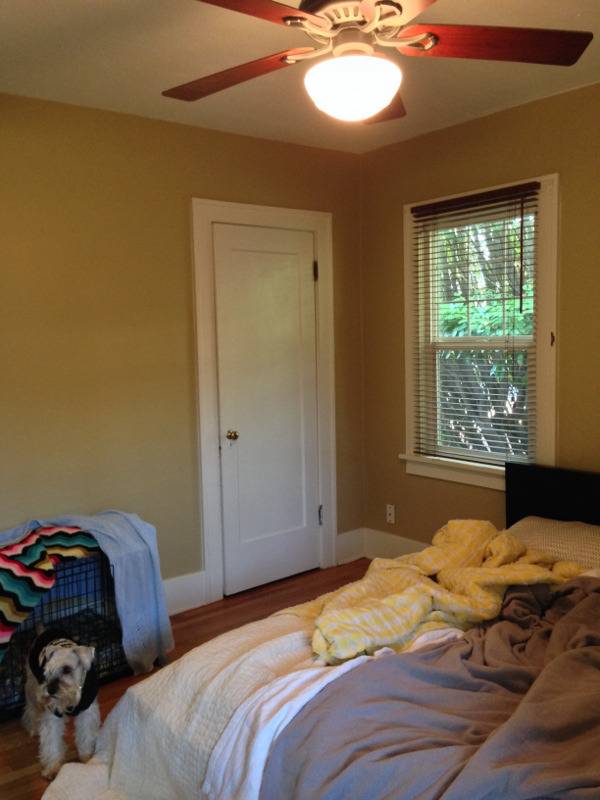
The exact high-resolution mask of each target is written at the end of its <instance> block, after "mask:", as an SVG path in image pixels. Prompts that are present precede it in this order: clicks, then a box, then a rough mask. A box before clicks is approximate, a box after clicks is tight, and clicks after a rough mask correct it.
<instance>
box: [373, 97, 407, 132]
mask: <svg viewBox="0 0 600 800" xmlns="http://www.w3.org/2000/svg"><path fill="white" fill-rule="evenodd" d="M405 116H406V109H405V108H404V103H403V102H402V98H401V97H400V93H399V92H398V94H396V96H395V97H394V99H393V100H392V102H391V103H390V104H389V106H386V107H385V108H384V109H383V111H380V112H379V114H375V116H374V117H369V119H366V120H365V123H364V124H365V125H372V124H373V123H374V122H389V121H390V120H392V119H400V117H405Z"/></svg>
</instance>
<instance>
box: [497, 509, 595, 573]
mask: <svg viewBox="0 0 600 800" xmlns="http://www.w3.org/2000/svg"><path fill="white" fill-rule="evenodd" d="M508 530H509V531H510V532H511V533H514V535H515V536H517V537H518V538H519V539H520V540H521V541H522V542H523V544H526V545H527V547H530V548H532V549H534V550H542V551H543V552H544V553H548V555H551V556H553V557H554V558H556V559H557V560H559V561H576V562H577V563H578V564H581V565H582V566H583V567H586V568H587V569H596V568H599V567H600V525H588V524H587V523H585V522H562V521H560V520H557V519H545V518H544V517H525V518H524V519H520V520H519V521H518V522H515V524H514V525H512V526H511V527H510V528H508Z"/></svg>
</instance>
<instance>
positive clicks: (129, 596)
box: [0, 511, 174, 674]
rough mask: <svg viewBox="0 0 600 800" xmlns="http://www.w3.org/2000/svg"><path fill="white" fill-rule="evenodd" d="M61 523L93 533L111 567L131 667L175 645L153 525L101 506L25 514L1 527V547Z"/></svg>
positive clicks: (139, 667) (146, 667)
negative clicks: (93, 510)
mask: <svg viewBox="0 0 600 800" xmlns="http://www.w3.org/2000/svg"><path fill="white" fill-rule="evenodd" d="M51 525H65V526H73V527H78V528H81V529H82V530H84V531H88V532H89V533H91V534H92V535H93V536H94V537H95V539H96V541H97V542H98V544H99V545H100V548H101V549H102V551H103V552H104V553H105V554H106V556H107V558H108V560H109V561H110V563H111V565H112V568H113V575H114V580H115V597H116V602H117V611H118V614H119V619H120V621H121V628H122V629H123V650H124V651H125V657H126V658H127V662H128V664H129V666H130V667H131V668H132V670H133V671H134V672H135V673H136V674H138V673H140V672H149V671H150V670H151V669H152V666H153V664H154V662H155V660H156V659H157V658H158V659H164V657H165V656H166V654H167V653H168V652H169V651H170V650H172V649H173V647H174V643H173V634H172V631H171V623H170V621H169V616H168V614H167V605H166V601H165V591H164V586H163V583H162V580H161V576H160V562H159V558H158V549H157V547H156V529H155V528H154V527H153V526H152V525H149V524H148V523H147V522H144V520H143V519H141V518H140V517H138V515H137V514H125V513H124V512H122V511H102V512H100V513H99V514H95V515H94V516H90V517H85V516H78V515H74V516H65V517H56V518H53V519H35V520H29V522H26V523H25V524H24V525H19V526H18V527H16V528H11V529H10V530H6V531H2V532H0V547H4V546H5V545H8V544H13V543H14V542H19V541H20V540H21V539H23V538H24V537H25V536H26V534H27V532H28V531H30V530H32V529H34V528H40V527H46V526H51Z"/></svg>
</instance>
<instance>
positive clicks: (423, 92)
mask: <svg viewBox="0 0 600 800" xmlns="http://www.w3.org/2000/svg"><path fill="white" fill-rule="evenodd" d="M288 3H289V4H290V5H291V4H292V0H288ZM416 21H419V22H421V21H429V22H446V23H462V24H471V25H473V24H485V25H510V26H518V27H534V28H536V27H537V28H543V27H547V28H561V29H572V30H588V31H592V32H593V33H594V35H595V38H594V40H593V41H592V42H591V44H590V45H589V46H588V48H587V50H586V52H585V53H584V54H583V56H582V58H581V59H580V61H579V62H578V63H577V64H576V65H575V66H572V67H549V66H540V65H535V64H511V63H500V62H485V61H471V60H461V59H442V58H430V59H428V58H407V57H404V58H402V57H401V56H397V58H398V59H399V60H400V63H401V66H402V70H403V73H404V79H403V85H402V89H401V92H402V97H403V99H404V104H405V106H406V109H407V112H408V114H407V116H406V117H404V118H403V119H400V120H395V121H393V122H387V123H379V124H377V125H371V126H363V125H352V124H346V123H340V122H335V121H334V120H330V119H329V118H328V117H326V116H324V115H322V114H321V113H320V112H318V111H317V110H316V109H315V108H314V107H313V106H312V103H311V101H310V100H309V99H308V97H307V95H306V93H305V90H304V87H303V83H302V77H303V72H304V70H305V69H306V68H307V66H306V65H300V64H299V65H296V66H294V67H290V68H289V69H283V70H280V71H278V72H276V73H273V74H271V75H267V76H264V77H261V78H257V79H255V80H253V81H250V82H247V83H244V84H241V85H239V86H236V87H234V88H232V89H227V90H226V91H223V92H220V93H219V94H216V95H213V96H211V97H208V98H205V99H204V100H199V101H197V102H195V103H183V102H181V101H177V100H172V99H169V98H166V97H162V96H161V92H162V91H163V90H164V89H168V88H170V87H172V86H175V85H177V84H180V83H184V82H187V81H190V80H193V79H194V78H198V77H201V76H203V75H206V74H210V73H212V72H217V71H219V70H222V69H226V68H227V67H230V66H234V65H235V64H239V63H242V62H245V61H251V60H253V59H255V58H259V57H261V56H263V55H267V54H271V53H276V52H279V51H281V50H285V49H287V48H288V47H294V46H304V45H305V44H310V42H309V40H307V39H306V38H305V36H304V35H303V34H302V33H300V32H298V31H292V30H290V29H287V28H284V27H283V26H280V25H274V24H272V23H269V22H265V21H263V20H258V19H254V18H252V17H248V16H246V15H243V14H238V13H236V12H234V11H226V10H224V9H221V8H216V7H214V6H209V5H207V4H205V3H202V2H197V1H196V0H45V2H40V0H2V2H1V3H0V92H7V93H11V94H19V95H25V96H29V97H37V98H44V99H47V100H57V101H61V102H65V103H73V104H76V105H82V106H92V107H94V108H102V109H109V110H112V111H120V112H126V113H130V114H137V115H139V116H143V117H152V118H155V119H162V120H170V121H173V122H182V123H186V124H188V125H197V126H199V127H203V128H213V129H216V130H223V131H231V132H234V133H241V134H246V135H250V136H259V137H264V138H267V139H277V140H282V141H286V142H296V143H299V144H306V145H313V146H317V147H326V148H332V149H336V150H345V151H349V152H365V151H367V150H372V149H375V148H377V147H381V146H383V145H386V144H391V143H392V142H396V141H401V140H404V139H410V138H412V137H414V136H418V135H420V134H422V133H426V132H427V131H431V130H435V129H438V128H445V127H448V126H450V125H454V124H457V123H459V122H464V121H466V120H469V119H473V118H475V117H480V116H484V115H486V114H489V113H492V112H494V111H497V110H500V109H503V108H509V107H511V106H516V105H521V104H523V103H527V102H529V101H531V100H534V99H536V98H540V97H547V96H549V95H553V94H558V93H560V92H564V91H568V90H569V89H573V88H576V87H578V86H585V85H587V84H591V83H596V82H598V81H600V0H527V2H523V0H438V2H437V3H436V4H435V5H433V6H431V7H430V8H429V9H428V10H427V11H425V12H424V13H423V14H422V15H421V17H419V18H418V19H417V20H416Z"/></svg>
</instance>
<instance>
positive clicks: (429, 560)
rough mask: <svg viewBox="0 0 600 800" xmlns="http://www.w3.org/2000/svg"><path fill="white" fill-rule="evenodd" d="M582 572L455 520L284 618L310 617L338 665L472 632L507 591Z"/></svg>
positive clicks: (485, 525) (317, 640)
mask: <svg viewBox="0 0 600 800" xmlns="http://www.w3.org/2000/svg"><path fill="white" fill-rule="evenodd" d="M581 572H583V567H580V566H579V565H577V564H575V563H573V562H566V561H560V562H556V563H555V562H554V560H553V559H552V557H550V556H548V555H546V554H544V553H541V552H538V551H532V550H528V549H527V548H526V546H525V545H524V544H523V543H522V542H521V541H519V539H517V538H516V537H515V536H513V535H511V534H510V533H508V532H507V531H502V532H499V531H498V530H497V529H496V528H495V527H494V525H492V523H491V522H485V521H482V520H451V521H450V522H448V524H447V525H445V526H444V527H443V528H441V529H440V530H439V531H438V532H437V533H436V534H435V536H434V537H433V544H432V546H431V547H428V548H426V549H425V550H422V551H421V552H419V553H411V554H410V555H406V556H401V557H399V558H395V559H384V558H376V559H374V560H373V561H372V562H371V565H370V566H369V569H368V571H367V574H366V575H365V577H364V578H362V579H361V580H359V581H355V582H354V583H351V584H349V585H347V586H345V587H342V588H341V589H339V590H338V591H336V592H331V593H329V594H326V595H322V596H321V597H319V598H317V599H316V600H313V601H310V602H309V603H303V604H302V605H300V606H295V607H293V608H288V609H286V610H285V612H281V613H287V614H290V613H293V614H296V615H298V616H299V617H302V618H303V619H307V620H310V621H311V622H312V623H313V624H314V633H313V639H312V646H313V650H314V652H315V653H316V654H317V655H318V656H319V657H320V658H322V659H323V660H325V661H326V662H327V663H330V664H335V663H339V662H340V661H343V660H345V659H348V658H353V657H354V656H357V655H359V654H363V653H367V654H368V653H373V652H374V651H375V650H377V649H379V648H381V647H386V646H387V647H392V648H394V649H395V650H397V651H398V652H402V651H403V650H406V649H407V648H408V647H409V646H410V644H411V642H412V641H414V639H415V638H416V636H418V635H420V634H422V633H424V632H426V631H428V630H435V629H438V628H445V627H452V628H455V627H458V628H461V629H462V630H467V629H469V628H471V627H472V626H473V625H477V624H479V623H480V622H484V621H486V620H490V619H493V618H494V617H496V616H497V615H498V613H499V611H500V607H501V603H502V598H503V597H504V593H505V591H506V589H507V587H508V586H510V585H512V584H527V585H534V584H548V585H555V586H556V585H559V584H561V583H563V582H564V581H565V580H566V579H568V578H572V577H574V576H576V575H579V574H580V573H581ZM434 578H435V580H434Z"/></svg>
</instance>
